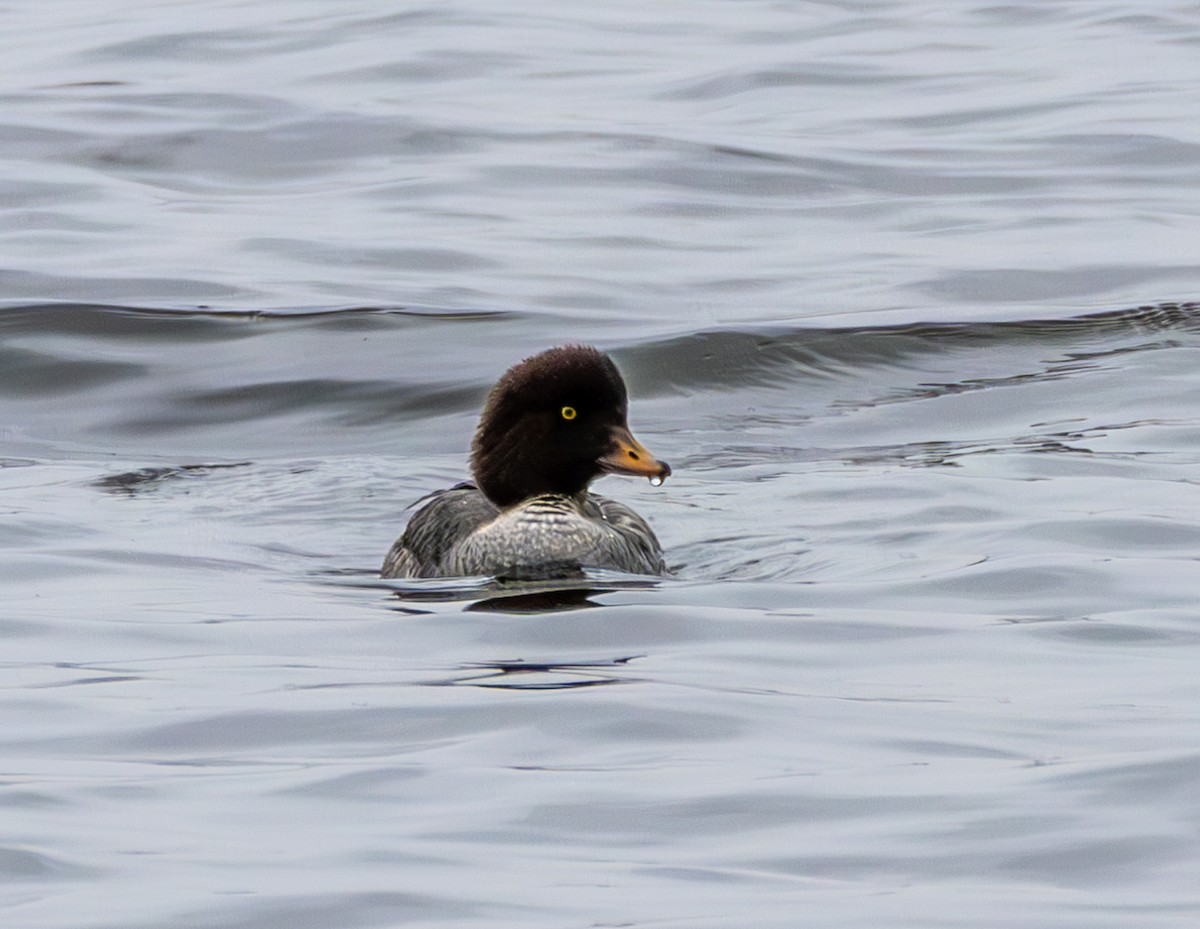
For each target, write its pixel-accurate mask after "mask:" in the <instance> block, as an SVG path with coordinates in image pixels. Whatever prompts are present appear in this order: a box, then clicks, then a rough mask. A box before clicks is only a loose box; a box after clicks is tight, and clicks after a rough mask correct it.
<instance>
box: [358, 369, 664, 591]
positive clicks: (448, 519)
mask: <svg viewBox="0 0 1200 929" xmlns="http://www.w3.org/2000/svg"><path fill="white" fill-rule="evenodd" d="M627 407H628V396H627V394H626V392H625V382H624V381H623V380H621V375H620V373H618V371H617V368H616V365H614V364H613V363H612V360H611V359H610V358H609V357H608V356H607V355H605V354H603V353H601V352H598V351H597V350H596V349H594V348H589V347H586V346H581V345H572V346H567V347H565V348H552V349H550V350H549V351H545V352H542V353H541V354H540V355H534V356H533V357H532V358H527V359H525V360H524V361H522V362H521V363H520V364H518V365H515V366H513V367H512V368H510V369H509V370H508V371H507V372H506V373H505V374H504V376H503V377H502V378H500V381H499V383H497V384H496V386H495V387H493V388H492V392H491V393H490V394H489V395H488V398H487V402H486V403H485V404H484V408H483V414H482V416H480V419H479V427H478V428H477V429H476V431H475V440H474V442H473V443H472V447H471V473H472V475H473V477H474V478H475V483H474V484H459V485H457V486H455V487H451V488H449V489H448V490H440V491H437V492H436V493H434V494H433V495H432V497H431V498H430V499H429V500H428V502H427V503H426V504H425V505H424V506H423V507H421V509H419V510H418V511H417V512H416V513H415V514H414V515H413V517H412V519H411V520H409V523H408V526H407V528H405V530H404V534H403V535H402V536H400V538H399V539H397V540H396V543H395V544H394V545H393V546H392V549H391V551H389V552H388V554H387V558H385V559H384V562H383V569H382V572H381V573H382V575H383V577H466V576H472V575H494V576H499V577H510V578H548V577H561V576H564V575H570V574H578V573H579V571H580V569H581V568H611V569H615V570H618V571H627V572H630V573H632V574H665V573H667V567H666V564H665V562H664V561H663V555H662V548H661V547H660V546H659V544H658V539H656V538H655V537H654V533H653V531H651V529H650V527H649V526H648V525H647V524H646V521H645V520H644V519H642V517H640V516H638V514H637V513H635V512H634V511H633V510H631V509H630V508H629V507H627V506H625V505H624V504H622V503H618V502H616V501H615V500H609V499H607V498H606V497H601V496H599V495H597V494H592V493H588V484H590V483H591V482H592V480H594V479H595V478H596V477H599V476H600V475H601V474H605V473H616V474H637V475H642V476H644V477H649V478H650V479H651V480H652V481H655V482H658V483H661V481H662V480H663V479H664V478H666V477H667V475H669V474H670V473H671V468H670V467H669V466H668V465H667V464H666V462H661V461H658V460H657V459H655V458H654V456H653V455H651V454H650V453H649V452H648V451H646V449H644V448H643V447H642V446H641V444H640V443H639V442H638V441H637V440H636V439H635V438H634V437H633V435H632V434H631V433H630V431H629V426H628V425H626V422H625V418H626V410H627Z"/></svg>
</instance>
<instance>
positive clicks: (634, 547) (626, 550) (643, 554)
mask: <svg viewBox="0 0 1200 929" xmlns="http://www.w3.org/2000/svg"><path fill="white" fill-rule="evenodd" d="M587 504H588V508H589V509H591V507H593V506H594V507H595V508H596V511H597V512H598V514H599V516H600V517H601V518H602V519H603V520H604V521H605V522H607V523H608V524H609V526H611V527H612V529H613V532H615V533H616V535H617V538H618V539H619V552H620V555H619V557H618V558H617V559H616V561H617V567H619V568H620V570H622V571H629V572H630V573H632V574H660V575H661V574H670V573H671V572H670V571H668V570H667V563H666V561H665V560H664V559H663V552H662V546H661V545H660V544H659V542H658V537H657V536H656V535H655V534H654V530H653V529H651V528H650V524H649V523H647V522H646V520H644V519H642V517H641V516H639V515H638V514H637V513H635V512H634V511H633V510H632V509H631V508H629V507H627V506H626V505H625V504H624V503H620V502H619V501H617V500H612V499H610V498H608V497H602V496H600V495H599V494H588V496H587Z"/></svg>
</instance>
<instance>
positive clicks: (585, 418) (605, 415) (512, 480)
mask: <svg viewBox="0 0 1200 929" xmlns="http://www.w3.org/2000/svg"><path fill="white" fill-rule="evenodd" d="M628 405H629V400H628V395H627V394H626V392H625V382H624V381H623V380H621V375H620V373H619V372H618V371H617V367H616V365H614V364H613V363H612V359H610V358H609V357H608V356H607V355H605V354H603V353H602V352H599V351H597V350H596V349H594V348H590V347H588V346H584V345H568V346H565V347H563V348H552V349H550V350H549V351H545V352H542V353H541V354H540V355H534V356H533V357H532V358H526V359H525V360H524V361H522V362H521V363H520V364H518V365H514V366H513V367H512V368H509V370H508V371H507V372H506V373H505V374H504V376H503V377H502V378H500V381H499V382H498V383H497V384H496V386H495V387H493V388H492V392H491V393H490V394H489V395H488V398H487V402H486V403H485V404H484V407H483V415H482V416H480V418H479V427H478V429H476V430H475V441H474V442H473V443H472V446H471V471H472V473H473V474H474V476H475V483H476V484H477V485H478V486H479V489H480V490H482V491H483V492H484V494H485V495H486V496H487V497H488V499H489V500H491V501H492V502H493V503H495V504H496V505H497V506H499V507H508V506H513V505H514V504H517V503H520V502H521V501H522V500H527V499H529V498H530V497H535V496H538V495H539V494H566V495H569V496H573V495H575V494H578V493H580V492H581V491H583V490H584V489H586V488H587V486H588V484H589V483H591V481H592V480H593V479H594V478H596V477H598V476H599V475H600V474H603V473H605V472H613V473H619V474H636V475H641V476H643V477H649V478H653V479H658V480H662V479H664V478H666V477H667V475H669V474H670V473H671V468H670V466H669V465H667V463H666V462H663V461H658V460H657V459H655V457H654V456H653V455H651V454H650V453H649V452H648V451H646V449H645V448H643V447H642V445H641V444H640V443H639V442H638V441H637V440H636V439H635V438H634V437H633V435H632V434H631V433H630V431H629V426H628V425H627V424H626V422H625V417H626V412H627V408H628Z"/></svg>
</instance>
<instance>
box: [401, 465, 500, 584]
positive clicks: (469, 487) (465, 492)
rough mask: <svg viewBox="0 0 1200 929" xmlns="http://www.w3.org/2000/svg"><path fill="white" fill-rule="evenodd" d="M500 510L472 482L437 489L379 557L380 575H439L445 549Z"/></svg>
mask: <svg viewBox="0 0 1200 929" xmlns="http://www.w3.org/2000/svg"><path fill="white" fill-rule="evenodd" d="M499 513H500V510H499V509H498V508H497V507H496V505H495V504H494V503H492V501H490V500H489V499H488V498H487V497H485V496H484V495H483V494H481V493H480V492H479V491H478V490H477V489H476V487H475V485H474V484H457V485H455V486H454V487H451V488H449V489H448V490H439V491H437V492H436V493H434V494H432V495H431V496H430V497H429V498H427V502H426V503H425V505H424V506H422V507H421V508H420V509H419V510H417V512H416V513H414V514H413V517H412V519H410V520H409V521H408V525H407V526H406V527H405V529H404V533H403V535H401V536H400V538H398V539H397V540H396V542H395V544H394V545H393V546H392V548H391V550H390V551H389V552H388V553H387V557H386V558H384V559H383V568H382V569H381V570H380V572H379V573H380V575H381V576H383V577H443V576H445V572H444V571H443V570H442V562H443V561H444V560H445V557H446V554H447V552H449V551H450V549H452V548H453V547H454V546H455V545H456V544H458V543H459V542H461V541H462V540H463V539H465V538H466V537H467V536H469V535H470V534H471V533H473V532H474V531H475V530H477V529H478V528H479V527H480V526H483V525H486V524H487V523H489V522H491V521H492V520H493V519H495V518H496V517H497V516H498V515H499Z"/></svg>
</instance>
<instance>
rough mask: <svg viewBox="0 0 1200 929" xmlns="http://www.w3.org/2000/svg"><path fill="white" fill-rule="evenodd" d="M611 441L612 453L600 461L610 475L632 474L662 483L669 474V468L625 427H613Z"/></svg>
mask: <svg viewBox="0 0 1200 929" xmlns="http://www.w3.org/2000/svg"><path fill="white" fill-rule="evenodd" d="M612 440H613V448H612V451H611V452H609V453H608V454H607V455H605V456H604V457H603V458H601V459H600V464H601V465H603V466H604V470H605V471H608V472H609V473H610V474H634V475H637V476H639V477H648V478H650V479H651V480H655V479H657V480H658V481H663V480H666V478H667V476H668V475H669V474H670V473H671V466H670V465H669V464H667V463H666V462H665V461H659V460H658V459H657V458H655V457H654V456H653V455H651V454H650V453H649V452H648V451H646V448H645V446H643V445H642V443H641V442H639V441H638V440H637V439H635V438H634V437H633V433H631V432H630V431H629V430H628V429H626V428H625V427H623V426H617V427H615V428H614V429H613V431H612Z"/></svg>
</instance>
